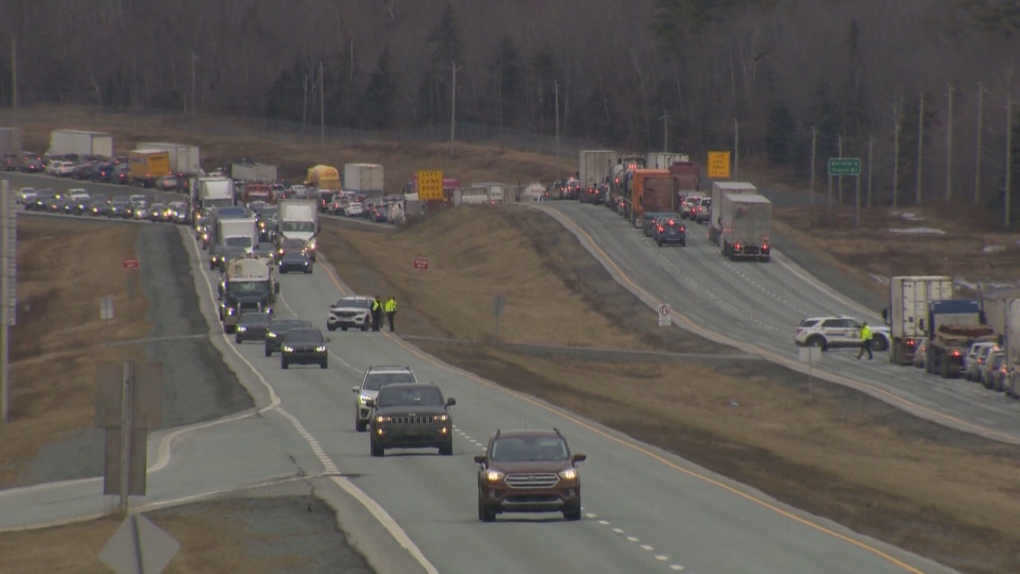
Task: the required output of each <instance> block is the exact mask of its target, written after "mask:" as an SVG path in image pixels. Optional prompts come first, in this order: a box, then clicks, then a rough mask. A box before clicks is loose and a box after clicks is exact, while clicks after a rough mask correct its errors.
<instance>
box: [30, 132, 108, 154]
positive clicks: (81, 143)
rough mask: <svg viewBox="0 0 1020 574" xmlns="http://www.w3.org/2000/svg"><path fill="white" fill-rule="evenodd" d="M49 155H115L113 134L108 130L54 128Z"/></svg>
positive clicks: (51, 134)
mask: <svg viewBox="0 0 1020 574" xmlns="http://www.w3.org/2000/svg"><path fill="white" fill-rule="evenodd" d="M46 154H47V155H51V156H54V155H79V156H84V155H92V156H99V157H103V158H107V159H109V158H112V157H113V136H112V135H110V134H108V133H106V132H90V131H84V130H53V131H52V132H51V133H50V149H49V151H48V152H46Z"/></svg>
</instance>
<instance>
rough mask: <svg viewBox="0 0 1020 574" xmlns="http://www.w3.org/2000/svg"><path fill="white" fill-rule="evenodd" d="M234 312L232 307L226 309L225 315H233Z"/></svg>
mask: <svg viewBox="0 0 1020 574" xmlns="http://www.w3.org/2000/svg"><path fill="white" fill-rule="evenodd" d="M236 311H237V309H234V308H233V307H227V315H233V314H234V312H236Z"/></svg>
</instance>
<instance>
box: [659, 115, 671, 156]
mask: <svg viewBox="0 0 1020 574" xmlns="http://www.w3.org/2000/svg"><path fill="white" fill-rule="evenodd" d="M659 119H660V120H662V153H667V152H669V111H668V110H667V111H664V112H662V117H661V118H659Z"/></svg>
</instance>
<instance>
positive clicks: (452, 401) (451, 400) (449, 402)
mask: <svg viewBox="0 0 1020 574" xmlns="http://www.w3.org/2000/svg"><path fill="white" fill-rule="evenodd" d="M455 404H457V399H454V398H449V399H446V406H448V407H452V406H453V405H455Z"/></svg>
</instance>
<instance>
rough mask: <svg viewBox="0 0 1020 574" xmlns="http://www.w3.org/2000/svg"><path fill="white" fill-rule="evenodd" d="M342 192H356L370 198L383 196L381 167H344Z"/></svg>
mask: <svg viewBox="0 0 1020 574" xmlns="http://www.w3.org/2000/svg"><path fill="white" fill-rule="evenodd" d="M343 188H344V191H356V192H358V193H359V194H365V195H369V196H372V197H381V196H382V195H383V189H384V186H383V166H381V165H379V164H377V163H348V164H345V165H344V180H343Z"/></svg>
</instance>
